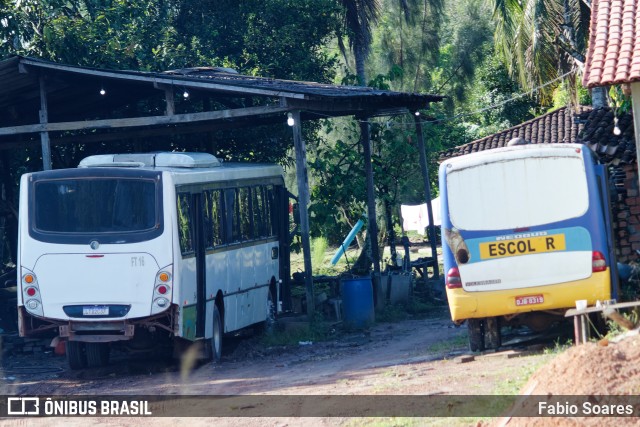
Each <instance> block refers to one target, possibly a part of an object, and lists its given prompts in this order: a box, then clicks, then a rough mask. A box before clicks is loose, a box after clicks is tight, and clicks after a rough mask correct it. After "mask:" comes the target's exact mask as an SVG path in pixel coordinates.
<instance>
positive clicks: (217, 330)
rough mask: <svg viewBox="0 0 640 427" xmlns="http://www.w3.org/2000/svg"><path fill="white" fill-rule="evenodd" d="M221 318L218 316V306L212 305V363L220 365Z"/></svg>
mask: <svg viewBox="0 0 640 427" xmlns="http://www.w3.org/2000/svg"><path fill="white" fill-rule="evenodd" d="M223 333H224V331H223V327H222V316H220V310H219V309H218V305H217V304H214V305H213V335H212V336H211V354H212V356H213V361H214V363H220V360H221V359H222V335H223Z"/></svg>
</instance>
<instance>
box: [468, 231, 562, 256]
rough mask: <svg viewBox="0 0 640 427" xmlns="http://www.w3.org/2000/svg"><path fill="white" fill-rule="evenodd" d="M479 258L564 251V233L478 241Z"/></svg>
mask: <svg viewBox="0 0 640 427" xmlns="http://www.w3.org/2000/svg"><path fill="white" fill-rule="evenodd" d="M479 247H480V258H481V259H491V258H503V257H510V256H518V255H530V254H539V253H544V252H555V251H564V250H565V249H566V248H567V245H566V242H565V237H564V234H551V235H545V236H536V237H527V238H520V239H511V240H500V241H495V242H483V243H480V245H479Z"/></svg>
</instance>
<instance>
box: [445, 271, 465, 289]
mask: <svg viewBox="0 0 640 427" xmlns="http://www.w3.org/2000/svg"><path fill="white" fill-rule="evenodd" d="M461 287H462V279H460V271H458V268H457V267H452V268H450V269H449V271H448V272H447V288H449V289H455V288H461Z"/></svg>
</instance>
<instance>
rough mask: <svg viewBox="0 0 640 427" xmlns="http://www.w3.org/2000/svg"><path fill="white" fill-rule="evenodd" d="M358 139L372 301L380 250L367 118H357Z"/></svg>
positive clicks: (377, 276) (378, 276) (378, 269)
mask: <svg viewBox="0 0 640 427" xmlns="http://www.w3.org/2000/svg"><path fill="white" fill-rule="evenodd" d="M359 120H360V139H361V140H362V148H363V154H364V173H365V181H366V183H367V216H368V217H369V224H368V226H367V234H369V235H370V239H369V241H370V242H371V258H373V300H374V301H377V300H378V295H377V293H378V290H379V289H380V286H379V282H380V248H379V247H378V224H377V222H376V220H377V215H376V189H375V184H374V181H373V163H372V162H371V130H370V125H369V118H368V117H365V118H359Z"/></svg>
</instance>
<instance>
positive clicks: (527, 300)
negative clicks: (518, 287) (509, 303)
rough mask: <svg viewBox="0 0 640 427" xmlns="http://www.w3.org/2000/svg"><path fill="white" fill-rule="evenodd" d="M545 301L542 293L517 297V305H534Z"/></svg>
mask: <svg viewBox="0 0 640 427" xmlns="http://www.w3.org/2000/svg"><path fill="white" fill-rule="evenodd" d="M543 302H544V297H543V296H542V295H525V296H519V297H516V305H517V306H520V305H533V304H542V303H543Z"/></svg>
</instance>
